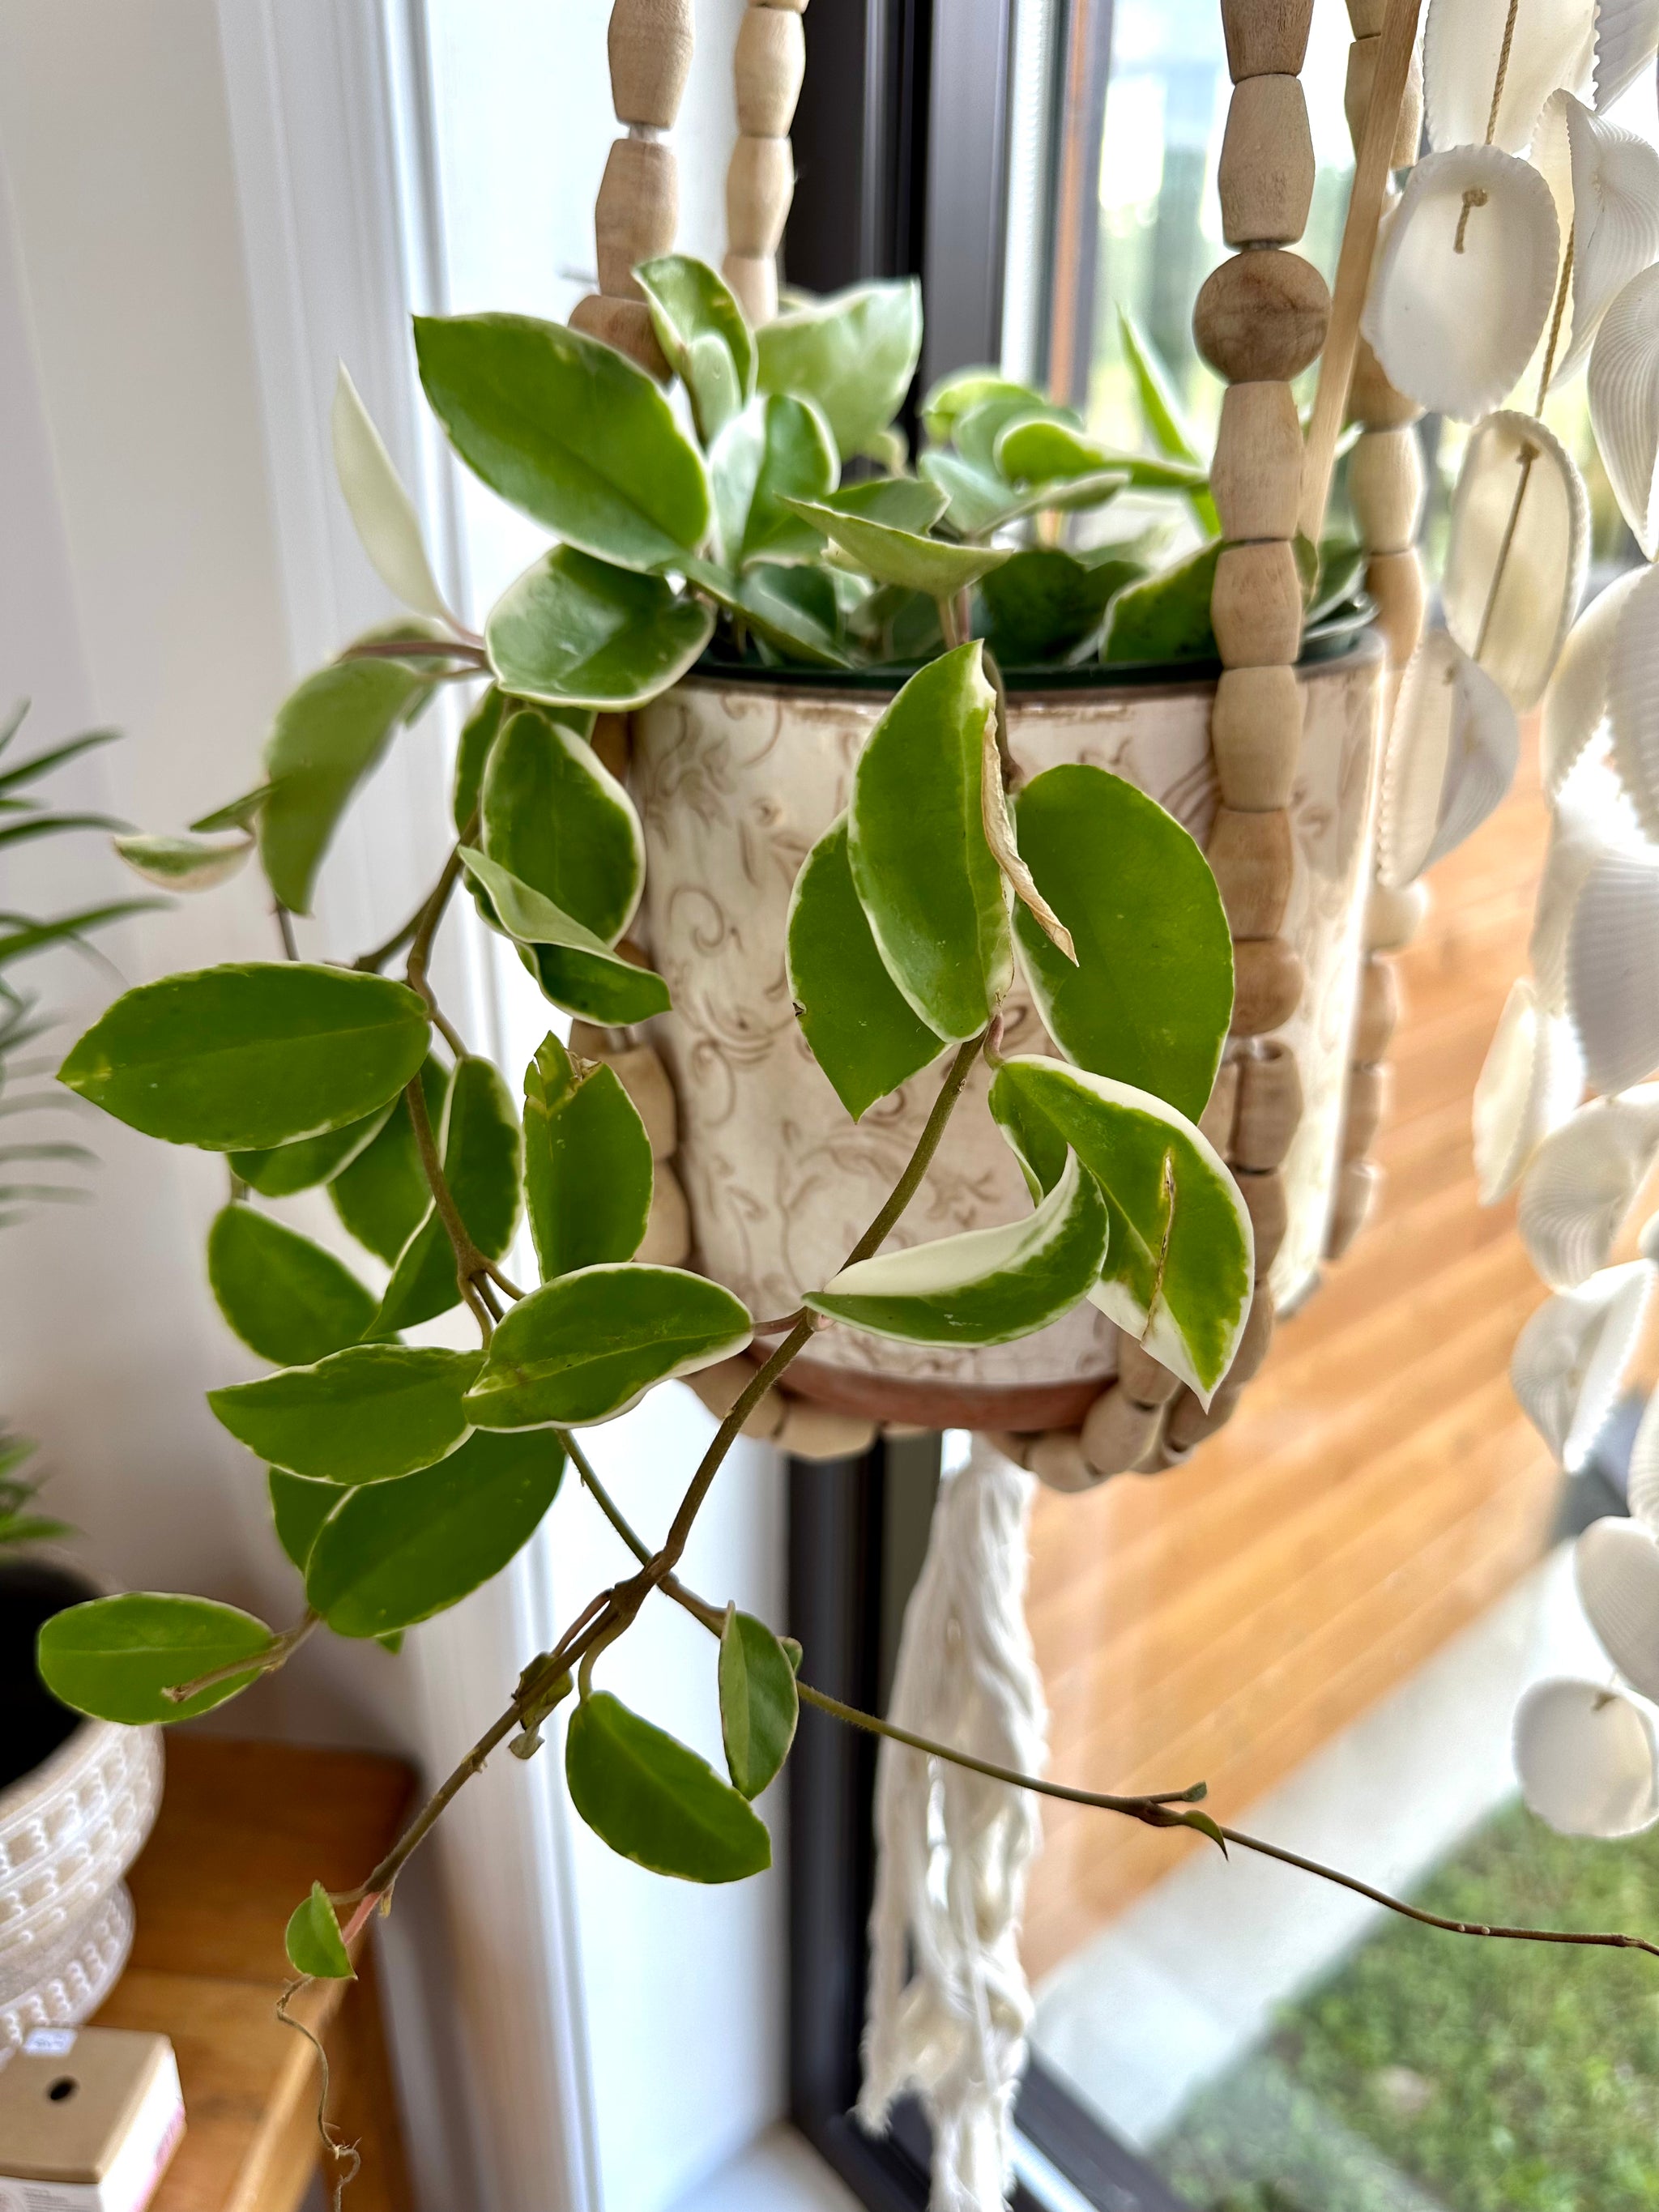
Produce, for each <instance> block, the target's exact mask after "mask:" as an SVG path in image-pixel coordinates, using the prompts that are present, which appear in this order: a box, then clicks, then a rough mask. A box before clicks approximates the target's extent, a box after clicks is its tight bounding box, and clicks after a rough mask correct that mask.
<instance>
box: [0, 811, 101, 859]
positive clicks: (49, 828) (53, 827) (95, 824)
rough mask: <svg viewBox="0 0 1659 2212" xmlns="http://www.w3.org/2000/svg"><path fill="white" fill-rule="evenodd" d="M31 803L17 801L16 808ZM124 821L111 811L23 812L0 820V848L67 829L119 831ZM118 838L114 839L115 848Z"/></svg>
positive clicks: (54, 834)
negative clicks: (18, 818)
mask: <svg viewBox="0 0 1659 2212" xmlns="http://www.w3.org/2000/svg"><path fill="white" fill-rule="evenodd" d="M31 803H32V802H30V801H28V800H27V799H24V800H20V801H19V802H18V805H19V806H20V807H25V806H27V805H30V804H31ZM125 826H126V825H125V823H121V822H118V821H117V820H116V818H115V817H114V816H113V815H112V814H38V813H24V814H23V815H22V816H21V819H20V820H18V821H15V822H7V823H0V848H3V847H7V846H11V845H25V844H27V843H28V842H30V841H31V840H32V839H33V838H35V837H58V836H62V835H63V834H64V831H65V830H68V829H125ZM121 842H122V841H121V840H120V839H119V838H116V839H115V840H114V843H115V847H116V849H117V851H119V850H120V847H121ZM129 842H131V841H129Z"/></svg>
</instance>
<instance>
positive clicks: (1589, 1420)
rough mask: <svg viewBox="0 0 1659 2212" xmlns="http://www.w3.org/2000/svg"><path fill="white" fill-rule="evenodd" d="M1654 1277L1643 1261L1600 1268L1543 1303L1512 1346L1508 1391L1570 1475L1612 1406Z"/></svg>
mask: <svg viewBox="0 0 1659 2212" xmlns="http://www.w3.org/2000/svg"><path fill="white" fill-rule="evenodd" d="M1653 1273H1654V1271H1653V1269H1652V1267H1650V1265H1649V1264H1648V1262H1647V1261H1645V1260H1632V1261H1631V1262H1630V1263H1629V1265H1628V1266H1626V1267H1604V1268H1603V1269H1602V1270H1601V1273H1600V1274H1599V1275H1592V1276H1591V1277H1590V1279H1589V1282H1587V1283H1584V1284H1582V1285H1580V1286H1579V1287H1578V1288H1577V1290H1572V1291H1557V1292H1556V1293H1555V1295H1554V1297H1552V1298H1549V1299H1547V1300H1546V1302H1545V1304H1542V1305H1541V1306H1540V1307H1539V1309H1538V1310H1537V1312H1536V1313H1535V1314H1534V1315H1533V1316H1532V1318H1531V1319H1530V1320H1529V1321H1528V1323H1527V1325H1526V1327H1525V1328H1523V1329H1522V1332H1521V1334H1520V1335H1519V1336H1518V1337H1516V1340H1515V1350H1514V1352H1513V1353H1512V1354H1511V1355H1510V1388H1511V1389H1513V1391H1514V1392H1515V1395H1516V1399H1517V1401H1519V1403H1520V1407H1521V1410H1522V1413H1525V1415H1526V1417H1527V1419H1528V1420H1529V1421H1530V1422H1531V1423H1532V1425H1533V1426H1534V1428H1535V1429H1536V1430H1537V1431H1538V1433H1539V1435H1540V1436H1541V1437H1542V1438H1543V1439H1544V1442H1545V1443H1547V1445H1548V1446H1549V1448H1550V1449H1551V1451H1552V1452H1553V1453H1554V1455H1555V1456H1556V1458H1557V1459H1558V1460H1559V1462H1561V1465H1562V1466H1563V1467H1564V1468H1565V1469H1566V1470H1567V1473H1568V1474H1577V1473H1578V1471H1579V1469H1580V1468H1582V1467H1583V1464H1584V1462H1586V1460H1588V1459H1589V1455H1590V1454H1591V1452H1592V1451H1593V1450H1594V1449H1595V1440H1596V1438H1597V1437H1599V1436H1600V1435H1601V1431H1602V1430H1603V1429H1604V1428H1605V1427H1606V1425H1607V1416H1608V1414H1609V1413H1612V1411H1613V1407H1614V1405H1615V1404H1616V1403H1617V1401H1618V1397H1619V1392H1620V1386H1621V1385H1622V1383H1623V1382H1624V1379H1625V1369H1626V1365H1627V1364H1629V1360H1630V1356H1631V1354H1632V1352H1633V1351H1634V1350H1635V1349H1636V1340H1637V1338H1638V1336H1639V1335H1640V1334H1641V1329H1642V1321H1643V1316H1644V1315H1645V1314H1646V1312H1647V1305H1648V1297H1649V1293H1650V1291H1651V1289H1652V1285H1653Z"/></svg>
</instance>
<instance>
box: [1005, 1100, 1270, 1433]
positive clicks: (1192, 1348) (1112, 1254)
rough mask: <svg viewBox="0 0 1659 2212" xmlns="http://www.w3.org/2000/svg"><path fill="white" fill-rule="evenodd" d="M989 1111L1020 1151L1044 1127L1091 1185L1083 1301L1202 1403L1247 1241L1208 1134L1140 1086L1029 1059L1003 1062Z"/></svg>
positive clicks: (1225, 1362) (1230, 1330)
mask: <svg viewBox="0 0 1659 2212" xmlns="http://www.w3.org/2000/svg"><path fill="white" fill-rule="evenodd" d="M990 1103H991V1111H992V1113H993V1115H994V1116H995V1118H996V1120H997V1121H998V1122H999V1123H1000V1125H1001V1127H1002V1129H1003V1133H1004V1134H1005V1135H1006V1136H1007V1137H1008V1139H1009V1140H1010V1142H1011V1143H1012V1144H1013V1145H1014V1146H1015V1147H1016V1150H1017V1151H1022V1152H1023V1154H1024V1165H1025V1167H1026V1170H1027V1172H1028V1174H1036V1173H1039V1172H1040V1164H1039V1162H1038V1161H1037V1160H1036V1159H1034V1158H1032V1157H1031V1156H1030V1152H1029V1151H1025V1150H1024V1146H1022V1142H1021V1139H1022V1137H1023V1135H1024V1132H1025V1130H1027V1129H1028V1128H1029V1127H1030V1124H1031V1123H1032V1121H1048V1122H1049V1123H1051V1124H1052V1125H1053V1127H1054V1129H1055V1130H1056V1131H1057V1132H1058V1133H1059V1135H1060V1139H1062V1140H1063V1142H1064V1143H1065V1144H1066V1145H1068V1146H1070V1147H1071V1148H1072V1150H1073V1152H1075V1153H1076V1155H1077V1157H1078V1158H1079V1160H1080V1161H1081V1163H1082V1164H1083V1166H1084V1167H1085V1169H1086V1170H1088V1172H1089V1174H1090V1175H1091V1176H1093V1177H1094V1179H1095V1181H1096V1182H1097V1183H1098V1184H1099V1185H1100V1188H1101V1192H1102V1194H1103V1197H1104V1198H1105V1200H1106V1206H1107V1212H1108V1214H1109V1218H1110V1225H1111V1237H1110V1243H1109V1245H1108V1248H1107V1254H1106V1264H1105V1267H1104V1270H1103V1273H1102V1277H1101V1279H1100V1281H1099V1282H1098V1283H1097V1285H1096V1286H1095V1288H1094V1289H1093V1290H1092V1291H1091V1292H1090V1294H1089V1295H1090V1297H1091V1301H1092V1302H1093V1304H1096V1305H1097V1306H1098V1307H1099V1308H1100V1310H1101V1311H1102V1312H1103V1313H1104V1314H1105V1315H1106V1316H1108V1318H1109V1320H1112V1321H1115V1322H1116V1323H1117V1325H1118V1327H1119V1328H1122V1329H1125V1330H1127V1332H1128V1334H1130V1335H1131V1336H1133V1337H1136V1338H1138V1339H1139V1340H1140V1342H1141V1343H1143V1344H1144V1345H1145V1346H1146V1350H1147V1351H1148V1352H1151V1354H1152V1357H1153V1358H1154V1359H1156V1360H1158V1362H1159V1363H1160V1364H1162V1365H1163V1366H1164V1367H1167V1368H1168V1369H1169V1370H1170V1373H1171V1374H1172V1375H1178V1376H1180V1377H1181V1379H1182V1382H1183V1383H1188V1384H1189V1385H1190V1387H1191V1388H1192V1389H1194V1391H1195V1392H1196V1393H1197V1394H1198V1395H1199V1397H1200V1399H1202V1400H1203V1401H1204V1403H1205V1404H1206V1405H1207V1404H1208V1403H1209V1401H1210V1397H1211V1395H1212V1393H1213V1391H1214V1390H1215V1388H1216V1386H1217V1384H1218V1383H1219V1382H1220V1380H1221V1378H1222V1376H1224V1375H1225V1373H1226V1371H1227V1370H1228V1368H1229V1367H1230V1366H1231V1364H1232V1358H1233V1354H1234V1352H1236V1351H1237V1348H1238V1340H1239V1337H1240V1335H1241V1334H1242V1333H1243V1327H1244V1322H1245V1318H1246V1316H1248V1314H1249V1308H1250V1291H1251V1283H1252V1275H1253V1270H1254V1265H1255V1238H1254V1236H1253V1233H1252V1231H1251V1227H1250V1217H1249V1213H1248V1212H1247V1211H1246V1210H1245V1206H1244V1201H1243V1199H1242V1198H1241V1197H1240V1196H1239V1193H1238V1186H1237V1183H1236V1182H1234V1181H1233V1179H1232V1177H1231V1176H1230V1175H1229V1174H1228V1172H1227V1170H1226V1167H1225V1164H1223V1162H1222V1160H1221V1159H1220V1158H1219V1156H1218V1154H1217V1152H1215V1150H1214V1148H1213V1146H1212V1145H1211V1144H1210V1142H1209V1139H1207V1138H1206V1137H1205V1136H1204V1135H1203V1134H1202V1133H1201V1132H1200V1130H1199V1129H1198V1128H1196V1127H1194V1124H1193V1123H1192V1122H1191V1121H1188V1119H1187V1118H1186V1116H1185V1115H1183V1114H1182V1113H1180V1112H1179V1111H1178V1110H1177V1109H1176V1108H1175V1107H1173V1106H1170V1105H1168V1104H1166V1103H1165V1102H1164V1100H1163V1099H1161V1098H1155V1097H1153V1096H1152V1093H1151V1092H1150V1091H1138V1090H1136V1089H1134V1088H1133V1086H1132V1085H1129V1084H1127V1083H1114V1082H1112V1081H1111V1080H1110V1079H1109V1077H1106V1076H1103V1075H1092V1074H1090V1073H1088V1072H1087V1071H1086V1070H1085V1069H1082V1068H1076V1067H1068V1066H1066V1063H1065V1062H1064V1061H1063V1060H1048V1059H1046V1058H1040V1057H1036V1056H1032V1057H1030V1058H1024V1057H1022V1058H1019V1059H1014V1060H1005V1061H1004V1062H1003V1064H1002V1066H1000V1068H999V1069H998V1070H997V1073H996V1074H995V1076H994V1079H993V1080H992V1084H991V1099H990Z"/></svg>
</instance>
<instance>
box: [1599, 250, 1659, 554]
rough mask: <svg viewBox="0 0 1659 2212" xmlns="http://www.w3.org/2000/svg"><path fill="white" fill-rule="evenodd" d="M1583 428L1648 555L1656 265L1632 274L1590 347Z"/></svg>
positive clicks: (1658, 321) (1657, 341) (1654, 454)
mask: <svg viewBox="0 0 1659 2212" xmlns="http://www.w3.org/2000/svg"><path fill="white" fill-rule="evenodd" d="M1589 410H1590V427H1591V428H1593V429H1594V431H1595V442H1596V445H1597V447H1599V448H1600V451H1601V460H1602V464H1603V465H1604V466H1605V467H1606V469H1607V481H1608V483H1610V484H1611V485H1612V486H1613V497H1614V498H1615V499H1616V500H1617V501H1618V502H1619V504H1620V508H1621V509H1622V510H1623V512H1624V517H1625V520H1626V522H1628V523H1629V525H1630V526H1631V529H1632V531H1633V532H1634V533H1635V537H1636V542H1637V544H1638V545H1639V546H1640V547H1641V549H1642V550H1643V552H1644V554H1645V555H1646V556H1647V557H1648V559H1649V560H1650V561H1651V560H1652V558H1653V556H1654V554H1655V552H1656V551H1659V497H1656V489H1659V487H1656V484H1655V481H1654V477H1655V467H1656V463H1659V267H1656V268H1653V269H1644V270H1643V271H1642V274H1641V275H1640V276H1632V278H1631V281H1630V283H1628V284H1626V287H1625V289H1624V290H1623V291H1622V292H1620V294H1619V295H1618V297H1617V298H1616V299H1615V300H1614V301H1613V304H1612V306H1611V307H1609V308H1608V309H1607V313H1606V314H1605V315H1604V316H1603V317H1602V318H1601V329H1600V330H1599V331H1597V332H1596V333H1595V344H1594V345H1593V346H1592V347H1591V348H1590V363H1589Z"/></svg>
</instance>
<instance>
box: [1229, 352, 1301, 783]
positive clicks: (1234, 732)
mask: <svg viewBox="0 0 1659 2212" xmlns="http://www.w3.org/2000/svg"><path fill="white" fill-rule="evenodd" d="M1240 388H1241V389H1242V388H1243V387H1240ZM1210 750H1211V751H1212V753H1213V754H1214V755H1215V773H1216V781H1217V782H1218V784H1219V786H1220V787H1221V800H1222V804H1223V805H1225V806H1237V807H1239V808H1241V809H1242V810H1243V811H1245V812H1246V813H1256V812H1261V811H1266V810H1267V808H1269V807H1274V806H1288V805H1290V802H1291V792H1292V790H1293V789H1294V788H1295V784H1296V768H1297V761H1298V759H1299V758H1300V757H1301V752H1302V690H1301V686H1300V685H1299V684H1297V680H1296V671H1295V670H1294V669H1293V668H1291V667H1288V666H1286V665H1285V664H1283V663H1282V662H1281V663H1280V664H1279V665H1277V666H1275V667H1271V668H1229V669H1226V670H1225V671H1223V674H1222V678H1221V681H1220V682H1219V683H1218V684H1217V686H1216V692H1215V705H1214V706H1213V707H1212V709H1211V710H1210Z"/></svg>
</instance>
